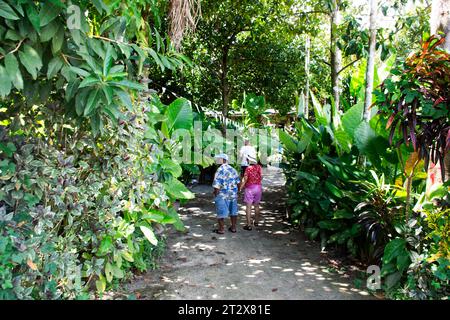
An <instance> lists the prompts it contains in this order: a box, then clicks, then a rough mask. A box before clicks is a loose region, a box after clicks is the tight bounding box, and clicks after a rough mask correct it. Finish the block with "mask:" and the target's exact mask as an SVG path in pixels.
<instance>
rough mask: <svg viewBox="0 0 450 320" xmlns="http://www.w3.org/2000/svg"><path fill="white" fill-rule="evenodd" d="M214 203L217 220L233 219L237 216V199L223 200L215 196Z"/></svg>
mask: <svg viewBox="0 0 450 320" xmlns="http://www.w3.org/2000/svg"><path fill="white" fill-rule="evenodd" d="M215 202H216V214H217V218H219V219H223V218H227V217H229V216H232V217H235V216H237V215H238V204H237V198H234V199H224V198H222V197H221V196H216V198H215Z"/></svg>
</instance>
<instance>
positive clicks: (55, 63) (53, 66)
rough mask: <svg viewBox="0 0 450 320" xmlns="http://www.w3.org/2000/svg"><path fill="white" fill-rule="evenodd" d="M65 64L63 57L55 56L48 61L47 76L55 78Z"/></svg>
mask: <svg viewBox="0 0 450 320" xmlns="http://www.w3.org/2000/svg"><path fill="white" fill-rule="evenodd" d="M63 64H64V61H63V60H62V59H61V57H59V56H57V57H53V59H52V60H50V62H49V63H48V68H47V78H49V79H51V78H53V77H54V76H55V75H56V74H57V73H58V72H59V70H61V68H62V66H63Z"/></svg>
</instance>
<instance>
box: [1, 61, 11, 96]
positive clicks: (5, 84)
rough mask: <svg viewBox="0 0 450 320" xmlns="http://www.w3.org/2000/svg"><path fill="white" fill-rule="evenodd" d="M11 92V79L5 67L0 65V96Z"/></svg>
mask: <svg viewBox="0 0 450 320" xmlns="http://www.w3.org/2000/svg"><path fill="white" fill-rule="evenodd" d="M10 92H11V80H10V78H9V75H8V73H7V72H6V69H5V67H3V66H1V65H0V96H1V97H6V96H7V95H8V94H9V93H10Z"/></svg>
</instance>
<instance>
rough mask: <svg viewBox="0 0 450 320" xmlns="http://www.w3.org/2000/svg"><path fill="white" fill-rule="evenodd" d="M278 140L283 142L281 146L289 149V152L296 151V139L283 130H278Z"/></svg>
mask: <svg viewBox="0 0 450 320" xmlns="http://www.w3.org/2000/svg"><path fill="white" fill-rule="evenodd" d="M278 135H279V139H280V142H281V143H282V144H283V146H284V147H285V148H286V149H287V150H289V151H291V152H297V151H298V148H297V143H296V140H294V138H293V137H291V136H290V135H289V134H288V133H286V132H285V131H284V130H279V131H278Z"/></svg>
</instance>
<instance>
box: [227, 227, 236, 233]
mask: <svg viewBox="0 0 450 320" xmlns="http://www.w3.org/2000/svg"><path fill="white" fill-rule="evenodd" d="M228 231H230V232H232V233H236V229H234V230H233V228H231V227H229V228H228Z"/></svg>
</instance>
